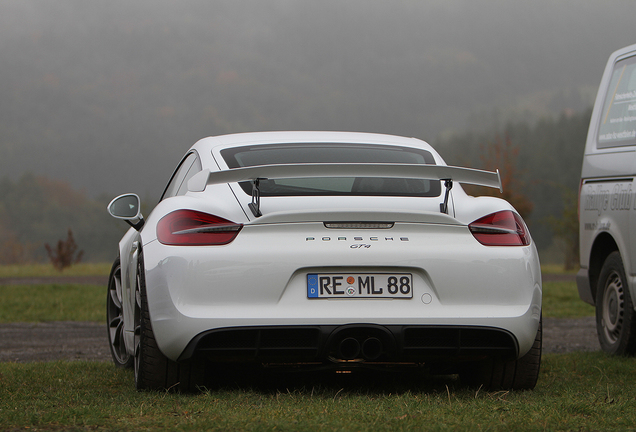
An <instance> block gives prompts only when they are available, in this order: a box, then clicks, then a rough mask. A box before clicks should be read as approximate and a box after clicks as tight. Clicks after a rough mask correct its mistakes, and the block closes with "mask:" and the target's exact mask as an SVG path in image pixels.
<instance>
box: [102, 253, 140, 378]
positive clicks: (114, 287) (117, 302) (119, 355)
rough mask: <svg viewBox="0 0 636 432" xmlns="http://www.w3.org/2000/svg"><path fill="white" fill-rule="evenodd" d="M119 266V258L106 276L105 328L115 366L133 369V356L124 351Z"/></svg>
mask: <svg viewBox="0 0 636 432" xmlns="http://www.w3.org/2000/svg"><path fill="white" fill-rule="evenodd" d="M122 298H123V291H122V284H121V264H120V261H119V258H117V259H116V260H115V262H114V263H113V267H112V268H111V270H110V276H108V289H107V292H106V326H107V330H108V346H109V347H110V354H111V356H112V358H113V363H114V364H115V366H117V367H120V368H125V369H130V368H132V367H133V363H134V359H133V356H132V355H130V354H129V353H128V351H127V350H126V344H125V342H124V314H123V308H122Z"/></svg>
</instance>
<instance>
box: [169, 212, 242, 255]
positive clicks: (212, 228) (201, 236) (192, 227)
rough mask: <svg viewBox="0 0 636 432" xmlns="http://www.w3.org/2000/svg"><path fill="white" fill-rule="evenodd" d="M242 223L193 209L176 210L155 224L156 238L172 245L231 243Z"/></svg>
mask: <svg viewBox="0 0 636 432" xmlns="http://www.w3.org/2000/svg"><path fill="white" fill-rule="evenodd" d="M241 228H243V225H242V224H236V223H234V222H230V221H228V220H226V219H223V218H220V217H218V216H213V215H211V214H207V213H202V212H198V211H195V210H177V211H174V212H172V213H169V214H167V215H166V216H164V217H163V218H161V220H160V221H159V223H158V224H157V239H158V240H159V241H160V242H161V243H163V244H165V245H172V246H205V245H225V244H228V243H231V242H232V241H233V240H234V239H235V238H236V236H237V235H238V233H239V231H240V230H241Z"/></svg>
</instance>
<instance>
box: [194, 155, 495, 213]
mask: <svg viewBox="0 0 636 432" xmlns="http://www.w3.org/2000/svg"><path fill="white" fill-rule="evenodd" d="M311 177H380V178H413V179H427V180H441V181H443V182H444V187H445V188H446V193H445V194H444V202H442V203H441V204H440V211H441V212H442V213H448V197H449V194H450V190H451V189H452V187H453V182H459V183H469V184H473V185H478V186H486V187H491V188H496V189H499V191H500V192H503V188H502V185H501V177H500V176H499V170H497V171H483V170H478V169H473V168H461V167H454V166H445V165H425V164H387V163H316V164H313V163H312V164H279V165H258V166H251V167H245V168H234V169H229V170H224V171H214V172H210V170H208V169H206V170H203V171H201V172H199V173H197V174H195V175H194V176H192V178H191V179H190V180H189V181H188V190H189V191H191V192H203V191H204V190H205V188H206V187H207V185H212V184H222V183H234V182H242V181H249V182H251V183H252V202H251V203H250V204H249V207H250V210H252V213H254V216H256V217H259V216H261V211H260V190H259V183H260V181H261V180H270V179H281V178H311Z"/></svg>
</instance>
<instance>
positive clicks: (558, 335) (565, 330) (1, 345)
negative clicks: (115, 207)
mask: <svg viewBox="0 0 636 432" xmlns="http://www.w3.org/2000/svg"><path fill="white" fill-rule="evenodd" d="M106 279H107V278H101V277H100V278H92V279H90V278H86V280H81V281H79V280H69V281H64V282H63V283H72V282H75V283H98V284H100V285H102V284H103V285H106ZM57 282H61V281H59V280H57ZM8 283H29V284H34V283H48V281H40V280H38V281H35V280H25V279H21V280H15V281H9V280H7V279H4V280H0V285H2V284H8ZM599 349H600V346H599V343H598V339H597V337H596V325H595V319H594V318H593V317H589V318H580V319H557V318H544V320H543V352H544V353H566V352H572V351H596V350H599ZM50 360H92V361H109V360H110V350H109V348H108V336H107V333H106V323H94V322H74V321H53V322H42V323H9V324H0V362H19V363H26V362H37V361H50Z"/></svg>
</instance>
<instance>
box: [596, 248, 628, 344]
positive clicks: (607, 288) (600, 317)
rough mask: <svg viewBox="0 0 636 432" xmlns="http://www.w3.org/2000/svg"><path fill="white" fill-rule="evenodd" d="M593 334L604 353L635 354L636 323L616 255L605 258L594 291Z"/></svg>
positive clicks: (623, 270)
mask: <svg viewBox="0 0 636 432" xmlns="http://www.w3.org/2000/svg"><path fill="white" fill-rule="evenodd" d="M596 331H597V333H598V341H599V343H600V344H601V348H602V349H603V351H605V352H607V353H609V354H615V355H625V356H626V355H634V354H635V353H636V319H635V317H634V303H633V302H632V298H631V295H630V293H629V287H628V285H627V278H626V277H625V268H624V267H623V261H622V260H621V255H620V253H619V252H618V251H615V252H612V253H611V254H609V255H608V257H607V258H606V259H605V262H604V263H603V267H602V268H601V273H600V275H599V279H598V285H597V289H596Z"/></svg>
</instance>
